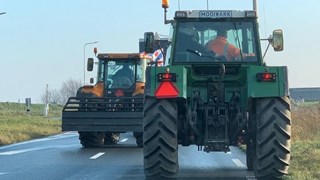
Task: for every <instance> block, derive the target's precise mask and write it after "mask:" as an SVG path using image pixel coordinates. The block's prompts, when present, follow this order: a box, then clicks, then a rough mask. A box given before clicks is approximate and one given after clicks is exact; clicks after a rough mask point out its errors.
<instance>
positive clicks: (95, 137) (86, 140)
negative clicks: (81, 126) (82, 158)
mask: <svg viewBox="0 0 320 180" xmlns="http://www.w3.org/2000/svg"><path fill="white" fill-rule="evenodd" d="M104 135H105V134H104V133H103V132H79V140H80V143H81V144H82V146H83V147H86V148H90V147H101V146H102V145H103V142H104Z"/></svg>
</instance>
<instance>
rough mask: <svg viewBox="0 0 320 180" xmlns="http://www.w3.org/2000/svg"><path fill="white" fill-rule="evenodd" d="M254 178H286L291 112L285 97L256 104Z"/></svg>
mask: <svg viewBox="0 0 320 180" xmlns="http://www.w3.org/2000/svg"><path fill="white" fill-rule="evenodd" d="M256 105H257V106H256V108H257V126H256V127H257V129H256V133H257V134H256V152H255V153H256V156H255V163H254V167H253V169H254V173H255V176H256V177H257V178H277V177H281V176H283V175H286V174H288V169H289V164H290V146H291V111H290V99H289V98H288V97H279V98H262V99H258V100H257V104H256Z"/></svg>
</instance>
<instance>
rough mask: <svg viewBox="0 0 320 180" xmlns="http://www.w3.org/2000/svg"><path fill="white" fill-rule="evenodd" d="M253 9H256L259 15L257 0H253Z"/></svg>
mask: <svg viewBox="0 0 320 180" xmlns="http://www.w3.org/2000/svg"><path fill="white" fill-rule="evenodd" d="M253 10H254V11H256V14H257V16H258V2H257V0H253Z"/></svg>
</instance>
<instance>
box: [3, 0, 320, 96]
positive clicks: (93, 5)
mask: <svg viewBox="0 0 320 180" xmlns="http://www.w3.org/2000/svg"><path fill="white" fill-rule="evenodd" d="M208 2H209V9H232V10H233V9H234V10H246V9H252V1H251V0H208ZM319 7H320V1H318V0H307V1H304V0H281V1H279V0H260V1H259V2H258V10H259V23H260V33H261V34H260V36H261V38H264V37H268V36H269V35H270V34H271V33H272V30H274V29H277V28H281V29H283V31H284V38H285V49H284V51H283V52H273V51H272V50H269V52H268V54H267V57H266V59H267V65H275V66H288V68H289V83H290V87H320V80H319V79H318V76H319V75H320V72H319V67H320V62H319V61H320V53H319V51H320V48H319V42H320V33H319V28H320V27H319V26H320V15H319V14H320V13H319V10H318V8H319ZM180 8H181V10H185V9H189V10H191V9H206V8H207V0H180ZM176 10H178V0H171V1H170V8H169V9H168V13H169V14H168V17H169V18H172V17H173V14H174V11H176ZM1 12H6V14H5V15H0V74H1V81H0V85H1V88H0V94H1V95H0V102H6V101H10V102H17V101H18V100H19V99H20V100H21V102H24V99H25V98H27V97H31V98H32V101H33V102H40V96H41V94H42V93H43V92H44V90H45V87H46V84H49V88H50V89H59V88H60V87H61V85H62V83H63V82H64V81H67V80H68V79H70V78H72V79H75V80H83V65H84V44H85V43H88V42H93V41H99V43H98V44H95V45H88V46H86V51H85V53H86V58H88V57H93V56H94V55H93V51H92V49H93V47H97V48H98V49H99V51H100V52H138V40H139V38H142V37H143V33H144V32H146V31H153V32H158V33H160V34H168V33H169V26H168V25H164V24H163V9H162V8H161V0H137V1H133V0H114V1H111V0H91V1H89V0H86V1H85V0H67V1H65V0H46V1H39V0H24V1H21V0H0V13H1ZM262 47H264V46H262ZM90 77H95V74H92V73H88V72H86V79H87V80H86V81H87V82H88V79H89V78H90Z"/></svg>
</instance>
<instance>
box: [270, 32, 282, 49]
mask: <svg viewBox="0 0 320 180" xmlns="http://www.w3.org/2000/svg"><path fill="white" fill-rule="evenodd" d="M272 47H273V49H274V51H283V32H282V30H281V29H276V30H274V31H273V33H272Z"/></svg>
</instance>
